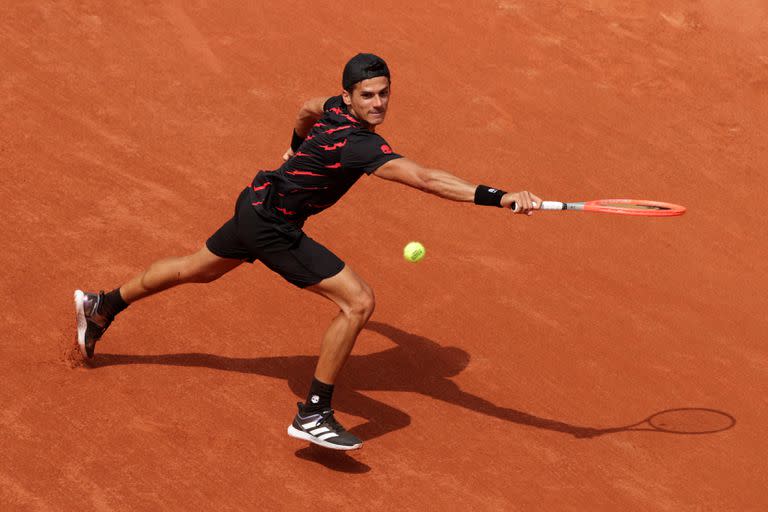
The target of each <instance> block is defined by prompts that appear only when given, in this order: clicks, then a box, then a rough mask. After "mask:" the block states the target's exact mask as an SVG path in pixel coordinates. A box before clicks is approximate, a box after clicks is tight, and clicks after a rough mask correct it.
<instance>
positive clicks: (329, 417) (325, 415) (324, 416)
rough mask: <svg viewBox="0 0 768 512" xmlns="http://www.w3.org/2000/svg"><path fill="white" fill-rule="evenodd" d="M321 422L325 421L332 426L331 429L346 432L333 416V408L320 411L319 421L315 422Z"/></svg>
mask: <svg viewBox="0 0 768 512" xmlns="http://www.w3.org/2000/svg"><path fill="white" fill-rule="evenodd" d="M322 423H327V424H328V425H330V426H331V428H333V430H335V431H337V432H339V433H342V432H346V430H345V429H344V427H342V426H341V424H340V423H339V422H338V421H336V418H335V417H334V416H333V409H327V410H325V411H323V412H321V413H320V421H318V422H317V424H318V425H320V424H322Z"/></svg>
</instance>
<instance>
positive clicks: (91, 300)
mask: <svg viewBox="0 0 768 512" xmlns="http://www.w3.org/2000/svg"><path fill="white" fill-rule="evenodd" d="M241 263H243V261H242V260H236V259H230V258H222V257H220V256H216V255H215V254H213V253H212V252H211V251H210V250H209V249H208V248H207V247H203V248H202V249H200V250H199V251H197V252H195V253H193V254H189V255H187V256H179V257H174V258H166V259H163V260H159V261H156V262H154V263H152V264H151V265H150V266H149V268H147V270H145V271H144V272H141V273H140V274H138V275H136V276H135V277H133V278H132V279H131V280H130V281H128V282H127V283H125V284H124V285H123V286H121V287H120V288H118V289H115V290H113V291H112V292H110V293H108V294H105V293H104V292H103V291H102V292H99V293H91V292H84V291H82V290H76V291H75V315H76V317H77V344H78V346H79V347H80V351H81V352H82V353H83V355H84V356H85V357H87V358H91V357H93V353H94V349H95V347H96V342H97V341H99V339H101V337H102V336H103V335H104V332H105V331H106V330H107V328H108V327H109V325H110V324H111V323H112V320H114V318H115V316H116V315H117V313H119V312H120V311H122V310H123V309H125V308H126V307H127V306H128V305H129V304H131V303H133V302H136V301H137V300H140V299H143V298H145V297H149V296H150V295H154V294H156V293H158V292H161V291H163V290H167V289H169V288H173V287H174V286H178V285H180V284H184V283H209V282H211V281H215V280H216V279H218V278H219V277H221V276H223V275H224V274H226V273H227V272H229V271H230V270H232V269H234V268H236V267H237V266H239V265H240V264H241Z"/></svg>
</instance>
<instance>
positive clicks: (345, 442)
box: [288, 402, 363, 450]
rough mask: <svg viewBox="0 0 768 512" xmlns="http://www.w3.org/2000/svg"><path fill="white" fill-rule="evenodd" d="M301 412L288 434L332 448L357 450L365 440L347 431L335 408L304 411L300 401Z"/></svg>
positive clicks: (289, 428)
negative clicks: (336, 414) (336, 415)
mask: <svg viewBox="0 0 768 512" xmlns="http://www.w3.org/2000/svg"><path fill="white" fill-rule="evenodd" d="M296 405H298V406H299V412H298V414H296V417H295V418H294V419H293V423H292V424H291V425H290V426H289V427H288V435H289V436H291V437H295V438H296V439H303V440H305V441H309V442H310V443H315V444H317V445H320V446H324V447H325V448H330V449H331V450H357V449H358V448H360V447H361V446H363V442H362V441H361V440H360V439H358V438H357V437H355V436H354V435H352V434H350V433H349V432H347V431H346V430H345V429H344V427H342V426H341V424H340V423H339V422H338V421H336V418H334V417H333V409H324V410H322V411H320V412H307V413H305V412H304V405H303V404H302V403H301V402H299V403H298V404H296Z"/></svg>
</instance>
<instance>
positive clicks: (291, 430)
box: [288, 425, 363, 452]
mask: <svg viewBox="0 0 768 512" xmlns="http://www.w3.org/2000/svg"><path fill="white" fill-rule="evenodd" d="M288 435H289V436H291V437H295V438H296V439H303V440H304V441H309V442H310V443H314V444H316V445H318V446H322V447H323V448H330V449H331V450H342V451H345V452H346V451H349V450H357V449H358V448H360V447H361V446H363V443H357V444H353V445H352V446H343V445H340V444H333V443H329V442H328V441H323V440H322V439H318V438H316V437H315V436H313V435H311V434H307V433H306V432H302V431H301V430H299V429H297V428H296V427H294V426H293V425H289V426H288Z"/></svg>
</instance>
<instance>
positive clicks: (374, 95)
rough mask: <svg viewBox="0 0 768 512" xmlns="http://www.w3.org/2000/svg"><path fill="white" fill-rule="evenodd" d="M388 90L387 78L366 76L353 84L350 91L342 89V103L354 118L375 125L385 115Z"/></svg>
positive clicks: (381, 120) (387, 103)
mask: <svg viewBox="0 0 768 512" xmlns="http://www.w3.org/2000/svg"><path fill="white" fill-rule="evenodd" d="M389 92H390V86H389V78H387V77H385V76H377V77H375V78H368V79H366V80H363V81H362V82H358V83H357V84H355V86H354V87H353V88H352V92H349V91H344V93H343V97H344V103H345V104H346V105H347V107H349V109H350V111H351V112H352V114H353V115H354V116H355V117H356V118H358V119H360V120H361V121H363V122H365V123H368V124H369V125H371V126H376V125H378V124H381V123H383V122H384V117H385V116H386V115H387V106H388V105H389Z"/></svg>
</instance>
